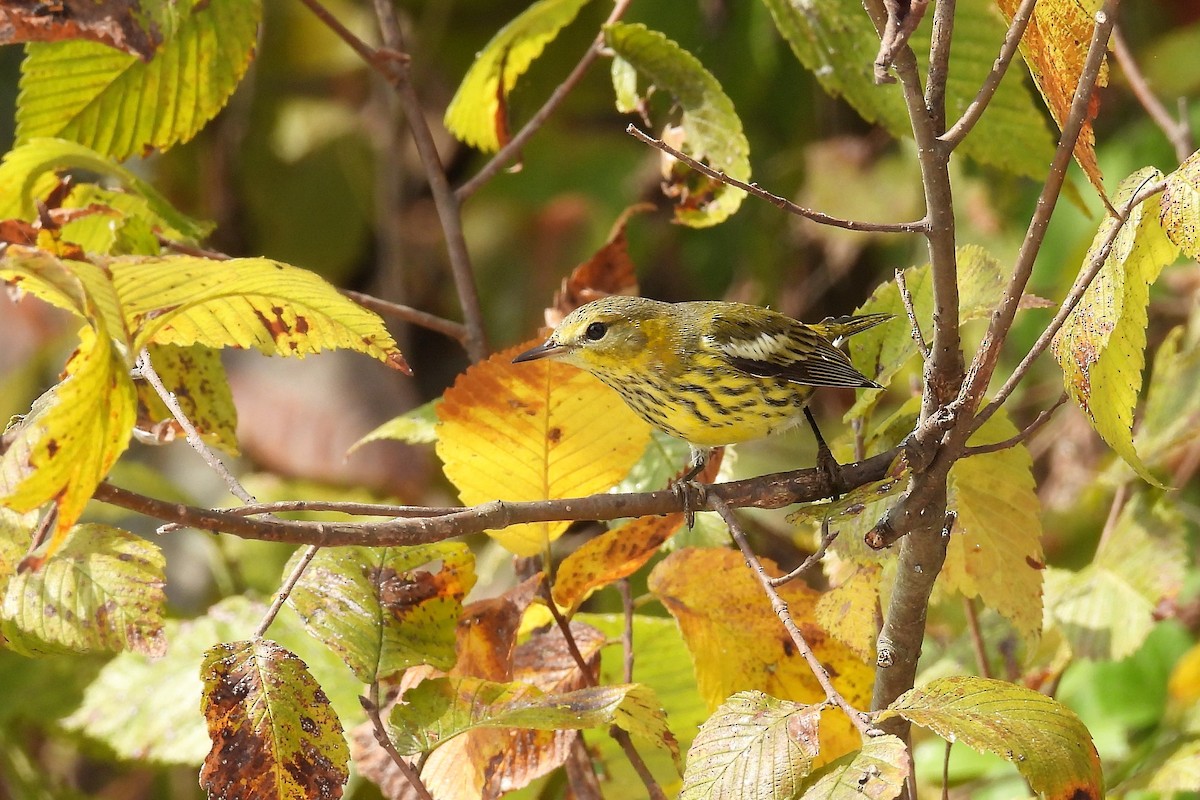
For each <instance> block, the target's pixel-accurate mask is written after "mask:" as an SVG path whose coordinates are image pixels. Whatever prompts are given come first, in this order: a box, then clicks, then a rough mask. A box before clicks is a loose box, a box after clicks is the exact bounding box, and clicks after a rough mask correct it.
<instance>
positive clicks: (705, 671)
mask: <svg viewBox="0 0 1200 800" xmlns="http://www.w3.org/2000/svg"><path fill="white" fill-rule="evenodd" d="M763 563H764V565H765V566H766V569H767V571H768V574H770V575H778V574H779V571H778V569H777V568H776V567H775V565H774V564H773V563H771V562H770V561H768V560H766V559H764V560H763ZM714 575H719V576H721V579H720V580H719V581H714V580H713V576H714ZM649 588H650V591H651V592H653V593H654V595H655V596H656V597H658V599H659V600H660V601H662V603H663V605H664V606H666V608H667V610H668V611H669V612H670V613H671V616H673V617H674V618H675V621H676V622H677V623H678V624H679V629H680V631H682V633H683V638H684V641H685V643H686V644H687V647H688V651H689V652H690V653H691V655H692V663H693V666H694V668H695V672H696V683H697V685H698V687H699V690H700V694H701V696H702V697H703V698H704V699H705V701H706V702H707V703H708V705H709V708H716V707H717V706H718V705H719V704H720V703H721V702H723V701H724V700H725V698H727V697H728V696H729V695H731V694H733V693H735V692H739V691H745V690H752V689H757V690H759V691H762V692H765V693H767V694H769V695H771V696H773V697H778V698H781V699H785V700H794V701H796V702H800V703H811V702H821V701H824V699H825V693H824V691H823V690H822V689H821V687H820V685H819V684H818V683H817V680H816V678H815V677H814V676H813V674H812V671H811V670H810V669H809V667H808V664H807V662H805V661H804V659H803V658H802V657H801V656H800V655H799V654H798V653H797V652H796V646H795V644H794V643H793V642H792V639H791V637H790V636H789V635H788V633H787V631H786V629H784V627H783V624H782V623H781V622H780V621H779V618H778V617H777V616H776V615H775V612H774V611H772V609H771V603H770V601H769V599H768V598H767V595H766V593H765V592H763V589H762V586H761V585H759V583H758V581H757V580H756V579H755V577H754V575H753V574H752V573H751V572H750V568H749V567H747V566H746V564H745V561H744V560H743V559H742V556H741V554H740V553H736V552H734V551H732V550H727V549H718V548H709V549H696V548H688V549H684V550H678V551H676V552H674V553H672V554H671V555H669V556H668V557H667V558H666V559H664V560H663V561H661V562H659V564H658V565H657V566H656V567H655V568H654V570H653V571H652V572H651V573H650V580H649ZM779 591H780V594H781V595H782V596H783V599H784V601H785V602H786V603H787V604H788V608H789V610H790V611H791V614H792V618H793V620H795V622H796V624H797V625H798V626H799V628H800V631H801V632H802V633H803V634H804V637H805V639H806V641H807V642H808V643H809V645H810V646H811V647H812V649H813V651H814V653H815V654H816V655H817V658H818V659H820V661H821V663H822V664H824V665H825V666H826V669H827V670H828V671H829V673H830V675H832V676H834V678H833V681H834V686H836V687H837V689H838V691H840V692H841V693H842V695H843V696H844V697H845V698H846V699H847V700H848V701H849V702H850V704H851V705H854V706H865V705H867V703H868V702H869V698H870V695H871V685H872V682H873V679H874V672H873V670H872V668H871V667H869V666H867V665H866V664H864V663H863V662H862V661H861V660H860V659H859V658H858V656H856V655H854V653H853V652H852V651H851V650H850V648H848V647H846V646H845V645H843V644H842V643H841V642H839V641H837V640H836V639H833V638H832V637H830V636H829V634H828V633H826V632H825V631H824V630H822V629H821V628H820V627H818V626H817V625H816V623H815V622H813V621H812V619H813V607H814V606H815V605H816V602H817V598H818V593H817V592H816V591H814V590H812V589H809V588H808V587H807V586H803V585H800V584H798V583H796V582H793V583H789V584H787V585H786V586H783V587H780V590H779ZM821 728H822V746H821V753H822V756H823V757H826V758H836V757H837V756H839V755H841V754H842V753H845V752H847V751H849V750H852V749H854V748H856V747H858V743H859V739H860V737H859V735H858V733H857V732H856V731H855V730H854V729H853V727H852V726H851V725H850V722H849V720H847V719H846V718H845V717H844V716H843V715H842V714H841V713H840V712H837V713H831V715H830V716H829V717H827V718H826V719H824V720H822V726H821Z"/></svg>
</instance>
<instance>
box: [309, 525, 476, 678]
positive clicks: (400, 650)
mask: <svg viewBox="0 0 1200 800" xmlns="http://www.w3.org/2000/svg"><path fill="white" fill-rule="evenodd" d="M298 558H299V554H297V555H294V556H293V557H292V559H291V561H289V562H288V566H287V567H286V568H285V574H286V573H288V572H290V571H291V570H292V569H293V567H294V566H295V563H296V560H297V559H298ZM433 561H440V562H441V566H440V569H439V570H438V571H437V572H433V571H430V570H419V569H417V567H420V566H421V565H424V564H428V563H430V562H433ZM474 584H475V572H474V557H473V556H472V555H471V551H470V550H469V549H468V548H467V546H466V545H464V544H462V543H460V542H442V543H438V544H429V545H418V546H415V547H382V548H371V547H339V548H334V549H327V550H322V551H320V552H319V553H318V554H317V556H316V558H314V559H313V562H312V563H311V564H310V565H309V567H308V569H307V570H305V572H304V575H303V576H302V577H301V579H300V581H299V582H298V583H297V584H296V588H295V589H294V590H293V591H292V594H291V595H290V596H289V597H288V600H287V602H288V605H290V606H291V607H292V608H293V609H295V611H296V613H297V614H299V615H300V617H301V619H303V620H304V625H305V627H307V628H308V630H309V632H310V633H311V634H312V635H313V636H315V637H316V638H317V639H319V640H320V641H322V642H324V643H325V645H326V646H327V647H328V648H330V649H331V650H333V651H334V652H335V653H337V654H338V655H339V656H340V657H341V658H342V660H343V661H345V662H346V664H347V665H348V666H349V667H350V669H351V670H353V672H354V674H355V675H356V676H358V678H359V680H361V681H362V682H363V683H372V682H374V681H377V680H382V679H384V678H388V677H390V676H392V675H395V674H396V673H397V672H399V671H401V670H403V669H406V668H407V667H410V666H413V665H415V664H430V665H432V666H435V667H437V668H439V669H449V668H450V667H452V666H454V661H455V647H454V645H455V630H456V627H457V624H458V618H459V616H460V615H461V614H462V600H463V597H464V596H465V595H466V593H467V592H469V591H470V590H471V587H472V586H473V585H474Z"/></svg>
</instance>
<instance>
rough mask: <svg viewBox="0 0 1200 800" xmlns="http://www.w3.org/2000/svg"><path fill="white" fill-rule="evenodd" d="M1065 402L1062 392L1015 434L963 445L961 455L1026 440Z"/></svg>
mask: <svg viewBox="0 0 1200 800" xmlns="http://www.w3.org/2000/svg"><path fill="white" fill-rule="evenodd" d="M1066 402H1067V393H1066V392H1063V393H1062V394H1061V395H1059V397H1058V400H1057V401H1055V403H1054V405H1052V406H1050V407H1049V408H1047V409H1046V410H1044V411H1042V412H1041V413H1040V414H1038V415H1037V418H1036V419H1035V420H1034V421H1033V422H1031V423H1029V426H1028V427H1026V428H1025V430H1023V431H1021V432H1020V433H1018V434H1017V435H1016V436H1010V437H1008V438H1007V439H1005V440H1004V441H1002V442H994V443H993V444H980V445H975V446H974V447H965V448H963V451H962V457H963V458H969V457H970V456H980V455H983V454H984V453H996V452H999V451H1001V450H1007V449H1009V448H1010V447H1016V446H1017V445H1019V444H1020V443H1021V442H1024V441H1026V440H1027V439H1029V438H1030V437H1031V436H1033V434H1035V433H1037V432H1038V430H1039V429H1040V428H1041V427H1042V426H1043V425H1045V424H1046V423H1047V422H1049V421H1050V418H1051V417H1052V416H1054V412H1055V411H1058V409H1059V408H1061V407H1062V405H1063V404H1064V403H1066Z"/></svg>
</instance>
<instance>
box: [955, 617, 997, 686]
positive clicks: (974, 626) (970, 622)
mask: <svg viewBox="0 0 1200 800" xmlns="http://www.w3.org/2000/svg"><path fill="white" fill-rule="evenodd" d="M962 602H963V613H964V614H965V615H966V618H967V630H968V631H969V632H970V634H971V649H972V650H974V651H975V663H976V665H977V666H978V667H979V674H980V675H982V676H983V677H985V678H990V677H992V666H991V664H989V663H988V655H987V643H986V642H984V641H983V632H982V631H981V630H980V629H979V612H978V611H976V609H975V600H974V598H971V597H963V599H962Z"/></svg>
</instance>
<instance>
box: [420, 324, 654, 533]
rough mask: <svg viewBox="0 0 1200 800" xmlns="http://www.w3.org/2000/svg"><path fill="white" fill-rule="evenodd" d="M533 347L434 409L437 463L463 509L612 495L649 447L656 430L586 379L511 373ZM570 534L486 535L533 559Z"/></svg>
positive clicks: (468, 377) (490, 368) (536, 526)
mask: <svg viewBox="0 0 1200 800" xmlns="http://www.w3.org/2000/svg"><path fill="white" fill-rule="evenodd" d="M538 343H539V344H540V342H538ZM532 344H534V343H532V342H531V343H529V344H528V345H525V346H518V347H516V348H513V349H511V350H506V351H504V352H502V353H497V354H495V355H493V356H492V357H491V358H489V359H487V360H486V361H483V362H481V363H479V364H475V365H474V366H472V367H471V368H470V369H468V370H467V371H466V372H465V373H463V374H462V375H460V376H459V378H458V380H456V381H455V382H454V386H453V387H451V388H450V389H449V390H447V391H446V393H445V394H444V395H443V399H442V404H441V405H440V406H438V409H437V415H438V420H439V424H438V442H437V453H438V456H439V457H440V458H441V459H442V462H443V464H445V473H446V477H447V478H449V479H450V482H451V483H453V484H454V485H455V487H456V488H457V489H458V493H459V497H460V498H461V499H462V502H463V503H465V504H467V505H473V504H476V503H482V502H487V501H490V500H495V499H497V498H500V499H504V500H517V501H520V500H548V499H553V498H564V497H584V496H587V495H590V494H596V493H598V492H603V491H606V490H608V489H610V488H612V486H613V485H614V484H616V482H617V481H619V480H620V479H621V478H622V477H624V476H625V474H626V473H627V472H628V471H629V468H630V467H631V466H632V465H633V463H634V462H635V461H636V460H637V459H638V457H639V456H641V454H642V451H643V449H644V448H645V446H646V442H647V441H648V440H649V437H650V426H649V425H647V424H646V423H645V422H643V421H641V420H640V419H638V418H637V417H636V416H635V415H634V413H633V412H632V411H630V410H629V408H628V407H627V406H626V405H625V403H624V402H623V401H622V400H621V398H620V396H619V395H617V393H616V392H614V391H612V390H611V389H609V388H608V387H607V386H604V384H602V383H600V381H599V380H597V379H596V378H593V377H592V376H591V375H589V374H587V373H586V372H582V371H580V370H577V369H575V368H574V367H569V366H566V365H564V364H558V363H555V362H553V361H551V360H541V361H534V362H530V363H526V364H512V363H510V362H511V361H512V358H513V356H515V355H516V354H517V353H519V352H521V350H522V348H523V347H528V346H530V345H532ZM568 524H569V523H568V522H546V523H528V524H522V525H513V526H510V527H508V528H505V529H504V530H501V531H489V532H488V533H489V535H490V536H492V537H493V538H494V539H496V540H497V541H498V542H499V543H500V544H501V545H503V546H504V547H505V548H507V549H508V550H509V551H511V552H513V553H515V554H517V555H527V556H528V555H534V554H536V553H541V552H542V550H543V549H544V548H545V547H546V545H547V543H548V542H552V541H554V540H555V539H557V538H558V537H559V536H560V535H561V534H562V532H563V531H564V530H566V529H567V526H568Z"/></svg>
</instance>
